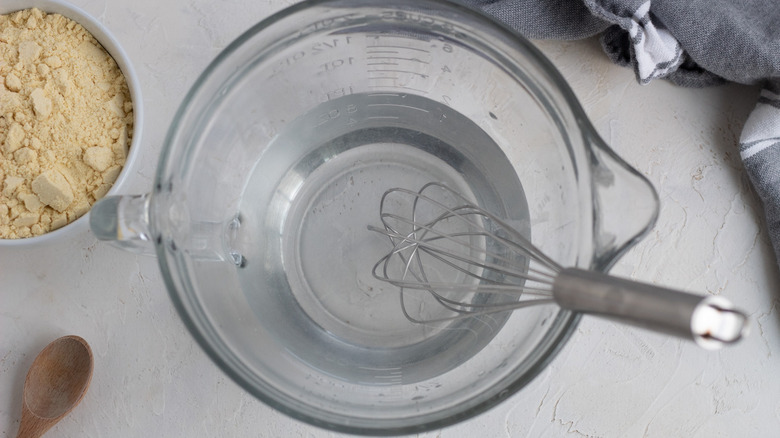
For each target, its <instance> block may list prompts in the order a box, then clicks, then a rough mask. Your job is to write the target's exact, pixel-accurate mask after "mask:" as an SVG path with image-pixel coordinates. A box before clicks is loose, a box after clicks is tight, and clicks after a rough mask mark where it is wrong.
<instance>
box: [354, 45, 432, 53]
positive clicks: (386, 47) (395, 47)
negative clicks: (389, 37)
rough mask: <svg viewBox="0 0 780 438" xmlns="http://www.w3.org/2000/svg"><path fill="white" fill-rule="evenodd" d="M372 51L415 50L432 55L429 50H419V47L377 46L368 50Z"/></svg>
mask: <svg viewBox="0 0 780 438" xmlns="http://www.w3.org/2000/svg"><path fill="white" fill-rule="evenodd" d="M372 49H403V50H415V51H417V52H422V53H431V52H430V51H428V50H425V49H419V48H417V47H406V46H386V45H381V46H380V45H376V46H368V47H367V48H366V50H372Z"/></svg>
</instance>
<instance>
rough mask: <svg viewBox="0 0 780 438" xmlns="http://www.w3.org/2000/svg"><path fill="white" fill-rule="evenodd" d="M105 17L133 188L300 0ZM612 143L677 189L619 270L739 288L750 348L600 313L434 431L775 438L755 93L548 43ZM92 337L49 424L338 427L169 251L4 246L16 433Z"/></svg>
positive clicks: (118, 8)
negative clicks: (233, 335) (685, 80)
mask: <svg viewBox="0 0 780 438" xmlns="http://www.w3.org/2000/svg"><path fill="white" fill-rule="evenodd" d="M72 2H73V3H74V4H76V5H78V6H80V7H82V8H83V9H85V10H86V11H87V12H88V13H90V14H92V15H93V16H95V17H96V18H97V19H98V20H99V21H101V22H103V23H104V24H106V25H107V26H108V27H109V28H110V29H111V31H112V32H113V33H114V35H115V36H116V38H117V39H118V40H119V42H120V43H121V44H123V46H124V48H125V50H126V51H127V52H128V54H129V56H130V58H131V60H132V62H133V63H134V65H135V68H136V70H137V73H138V74H139V75H140V80H141V85H142V87H143V93H144V98H145V102H144V103H145V110H146V125H145V130H144V141H143V143H144V148H146V149H145V151H144V153H143V154H142V156H141V157H140V158H139V162H138V163H137V168H136V169H137V171H136V172H135V174H134V175H132V176H131V177H130V181H129V184H128V189H129V190H130V191H133V190H134V191H136V192H139V193H140V192H145V191H147V190H149V189H150V188H151V184H152V178H153V172H154V168H155V165H156V160H157V153H158V151H159V147H160V144H161V143H162V140H163V137H164V135H165V132H166V130H167V126H168V122H169V121H170V120H171V118H172V116H173V113H174V111H175V109H176V107H177V106H178V104H179V102H180V101H181V99H182V97H183V95H184V93H185V92H186V91H187V89H188V87H189V86H190V84H191V83H192V82H193V81H194V79H195V77H196V76H197V75H198V74H199V73H200V72H201V71H202V69H203V68H204V67H205V66H206V64H207V63H208V62H209V61H210V60H211V59H212V58H213V57H214V56H215V55H216V54H217V53H218V52H219V51H220V49H222V48H223V47H224V46H225V45H226V44H227V43H229V42H230V41H231V40H232V39H233V38H234V37H236V36H237V35H238V34H239V33H241V32H243V31H244V30H245V29H247V28H248V27H249V26H251V25H252V24H254V23H255V22H257V21H259V20H260V19H262V18H264V17H265V16H267V15H269V14H270V13H271V12H273V11H275V10H278V9H280V8H282V7H284V6H285V5H287V4H289V3H292V2H288V1H279V0H268V1H249V0H243V1H220V2H215V1H210V0H190V1H187V2H184V1H176V2H166V1H160V0H133V1H130V0H113V1H107V0H72ZM538 45H539V46H540V47H541V48H542V50H543V51H544V52H545V53H546V54H547V55H548V56H549V57H550V58H551V59H552V60H553V62H554V63H555V64H556V66H558V67H559V68H560V70H561V71H562V73H563V74H564V76H565V77H566V78H567V79H568V80H569V81H570V83H571V85H572V87H573V88H574V90H575V92H576V93H577V95H578V97H579V98H580V100H581V101H582V103H583V106H584V107H585V110H586V112H587V113H588V114H589V116H590V117H591V119H592V120H593V122H594V124H595V126H596V127H597V129H598V130H599V132H600V133H601V134H602V135H603V136H604V138H605V139H606V140H607V142H608V143H609V144H611V145H612V147H613V148H614V149H615V150H616V151H617V152H618V153H619V154H620V155H621V156H622V157H624V158H625V159H626V160H627V161H628V162H629V163H631V164H632V165H634V166H635V167H636V168H637V169H639V170H640V171H641V172H642V173H644V174H645V175H646V176H647V177H648V178H649V179H650V180H651V181H652V182H653V184H654V185H655V186H656V188H657V189H658V191H659V193H660V197H661V203H662V211H661V215H660V219H659V221H658V224H657V226H656V227H655V229H654V230H653V232H652V234H651V235H650V236H649V237H648V238H646V239H645V240H644V241H643V242H642V243H640V244H639V245H638V246H637V247H636V248H635V249H633V250H632V251H631V252H630V253H629V254H628V255H627V256H625V257H624V258H623V259H622V260H621V262H620V263H619V264H618V265H617V266H616V267H615V268H614V269H613V273H617V274H621V275H626V276H631V277H634V278H636V279H640V280H645V281H653V282H658V283H660V284H665V285H673V286H676V287H681V288H687V289H690V290H693V291H701V292H709V293H712V294H719V295H723V296H725V297H728V298H730V299H732V300H733V301H735V302H737V303H739V304H740V305H741V307H742V308H744V309H745V310H746V311H748V312H749V313H750V315H751V318H752V333H751V336H750V337H749V338H748V339H746V340H745V341H744V342H743V343H741V344H740V345H738V346H736V347H733V348H730V349H724V350H722V351H720V352H716V353H712V352H706V351H702V350H700V349H698V348H697V347H695V346H694V345H693V344H692V343H686V342H680V341H677V340H673V339H669V338H666V337H662V336H658V335H654V334H650V333H647V332H645V331H641V330H635V329H631V328H626V327H624V326H618V325H615V324H612V323H611V322H605V321H602V320H596V319H594V318H585V319H584V320H583V321H582V324H581V325H580V327H579V329H578V331H577V333H576V334H575V335H574V337H573V338H572V340H571V342H570V343H569V344H568V345H567V346H566V347H565V348H564V350H563V351H562V352H561V354H560V355H559V356H558V357H557V358H556V359H555V361H554V362H553V363H552V365H551V366H550V367H548V368H547V369H546V370H545V371H544V372H543V373H542V374H541V375H540V376H539V377H538V378H537V379H536V380H535V381H533V382H532V383H531V384H530V385H529V386H528V387H527V388H525V389H524V390H522V391H521V392H520V393H518V394H517V395H515V396H514V397H512V398H511V399H509V400H508V401H506V402H505V403H504V404H502V405H500V406H499V407H497V408H495V409H493V410H492V411H490V412H488V413H486V414H484V415H482V416H480V417H478V418H476V419H473V420H471V421H469V422H466V423H463V424H461V425H458V426H454V427H450V428H447V429H444V430H441V431H434V432H430V433H427V434H423V435H422V436H423V437H428V438H433V437H460V436H463V437H466V436H482V437H501V436H508V437H525V436H531V437H537V436H553V437H555V436H598V437H602V436H603V437H616V436H631V437H634V436H649V437H669V436H686V437H713V436H751V437H760V436H767V437H769V436H777V435H778V430H780V378H778V370H780V325H779V324H778V323H779V322H780V314H778V294H779V293H780V277H779V276H778V268H777V265H776V263H775V261H774V259H773V257H772V255H771V251H770V247H769V242H768V240H767V233H766V229H765V227H764V224H763V219H762V217H763V213H762V211H761V209H760V206H759V204H758V202H757V198H756V196H755V195H754V194H753V192H752V189H751V188H750V185H749V182H748V181H747V179H746V177H745V175H744V173H743V172H742V168H741V164H740V161H739V158H738V153H737V149H736V148H737V139H738V137H739V133H740V130H741V127H742V124H743V123H744V120H745V118H746V116H747V114H748V112H749V111H750V109H751V108H752V105H753V102H754V100H755V98H756V96H757V93H758V92H757V90H755V89H753V88H749V87H740V86H725V87H719V88H710V89H704V90H689V89H680V88H676V87H674V86H672V85H670V84H667V83H663V82H654V83H652V84H650V85H648V86H644V87H640V86H639V85H637V84H636V83H635V80H634V77H633V73H632V72H631V71H629V70H625V69H621V68H618V67H615V66H613V65H611V64H610V63H609V62H608V61H607V60H606V58H605V57H604V56H603V55H602V54H601V53H600V49H599V47H598V43H597V41H594V40H589V41H581V42H571V43H569V42H565V43H562V42H540V43H538ZM71 333H72V334H78V335H81V336H83V337H84V338H86V339H87V341H89V343H90V344H91V345H92V348H93V350H94V353H95V359H96V366H95V375H94V378H93V381H92V386H91V388H90V390H89V392H88V393H87V396H86V398H85V399H84V401H83V402H82V404H81V405H79V407H78V408H77V409H76V410H75V411H74V412H73V413H72V414H71V415H70V416H69V417H67V418H66V419H65V420H63V421H62V422H61V423H60V424H59V425H58V426H56V427H55V429H53V430H52V432H50V436H62V437H82V436H107V437H138V436H165V437H179V436H181V437H213V436H247V437H249V436H252V437H256V436H261V437H265V436H268V437H273V436H291V437H296V436H297V437H331V436H335V435H336V434H333V433H330V432H326V431H322V430H318V429H315V428H312V427H310V426H307V425H304V424H301V423H298V422H295V421H293V420H290V419H288V418H286V417H284V416H283V415H281V414H279V413H277V412H275V411H273V410H271V409H270V408H268V407H266V406H265V405H263V404H261V403H260V402H258V401H256V400H255V399H253V398H252V397H250V396H249V395H247V394H245V393H244V392H243V391H242V390H240V389H239V388H238V387H237V386H236V385H235V384H234V383H233V382H232V381H230V380H228V379H227V378H226V377H225V376H224V375H223V374H222V373H221V372H220V371H219V370H218V369H217V368H216V367H215V366H214V365H212V363H211V361H210V360H209V359H208V358H207V357H206V356H205V355H204V354H203V352H202V351H201V350H200V348H199V347H198V346H197V345H195V343H194V341H193V339H192V337H191V336H190V335H189V333H188V332H187V331H186V330H185V328H184V326H183V325H182V323H181V321H180V320H179V317H178V315H177V314H176V313H175V310H174V309H173V307H172V305H171V302H170V300H169V298H168V295H167V292H166V291H165V290H164V286H163V284H162V280H161V278H160V274H159V272H158V268H157V265H156V262H155V260H154V259H151V258H145V257H136V256H134V255H131V254H127V253H122V252H120V251H118V250H115V249H113V248H110V247H108V246H106V245H103V244H99V243H97V241H96V240H95V239H94V237H93V236H92V235H91V234H89V233H88V232H84V233H82V234H79V235H74V236H73V237H72V238H71V239H69V240H67V241H64V242H60V243H59V244H58V245H57V246H53V247H47V248H40V249H30V250H18V249H10V248H2V249H0V394H2V396H0V436H2V437H11V436H15V434H16V430H17V427H18V421H19V417H20V414H21V404H20V399H21V394H22V384H23V381H24V376H25V374H26V372H27V368H28V366H29V365H30V363H31V362H32V360H33V358H34V356H35V355H36V354H37V353H38V351H39V350H40V349H41V348H43V346H44V345H46V344H47V343H48V342H49V341H51V340H53V339H54V338H56V337H58V336H60V335H65V334H71Z"/></svg>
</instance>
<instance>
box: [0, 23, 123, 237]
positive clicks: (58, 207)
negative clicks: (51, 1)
mask: <svg viewBox="0 0 780 438" xmlns="http://www.w3.org/2000/svg"><path fill="white" fill-rule="evenodd" d="M132 129H133V105H132V101H131V99H130V93H129V91H128V88H127V82H126V81H125V78H124V76H123V75H122V72H121V71H120V70H119V67H118V66H117V65H116V62H114V60H113V59H112V58H111V56H110V55H109V54H108V53H107V52H106V51H105V50H104V49H103V47H102V46H100V44H99V43H98V42H97V41H96V40H95V38H94V37H93V36H92V35H90V34H89V32H87V31H86V30H85V29H84V28H83V27H82V26H81V25H79V24H77V23H75V22H74V21H72V20H70V19H67V18H65V17H63V16H62V15H59V14H46V13H44V12H42V11H40V10H38V9H27V10H23V11H18V12H14V13H12V14H9V15H0V238H3V239H14V238H22V237H30V236H37V235H40V234H43V233H46V232H48V231H51V230H54V229H56V228H59V227H62V226H63V225H66V224H68V223H70V222H73V221H74V220H76V219H77V218H79V217H80V216H82V215H84V214H85V213H86V212H87V211H89V208H90V206H91V205H92V204H93V203H94V202H95V201H97V200H98V199H100V198H101V197H103V195H105V194H106V192H107V191H108V189H109V188H111V185H112V184H113V183H114V181H115V180H116V178H117V176H118V175H119V171H120V170H121V168H122V166H123V165H124V163H125V160H126V158H127V153H128V145H129V140H130V138H131V136H132Z"/></svg>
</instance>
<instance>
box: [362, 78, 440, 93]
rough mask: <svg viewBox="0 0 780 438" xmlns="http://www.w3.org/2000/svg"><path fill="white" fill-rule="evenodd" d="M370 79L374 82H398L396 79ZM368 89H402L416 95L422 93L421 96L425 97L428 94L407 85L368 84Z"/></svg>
mask: <svg viewBox="0 0 780 438" xmlns="http://www.w3.org/2000/svg"><path fill="white" fill-rule="evenodd" d="M370 79H371V80H373V81H376V80H380V79H391V80H393V81H395V80H396V78H370ZM368 88H385V89H387V88H400V89H402V90H409V91H413V92H415V93H421V94H423V95H425V94H428V90H421V89H419V88H414V87H407V86H406V85H395V84H392V85H380V84H368Z"/></svg>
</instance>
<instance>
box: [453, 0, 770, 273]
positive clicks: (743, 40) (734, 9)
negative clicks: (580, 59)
mask: <svg viewBox="0 0 780 438" xmlns="http://www.w3.org/2000/svg"><path fill="white" fill-rule="evenodd" d="M463 2H464V3H466V4H468V5H470V6H472V7H474V8H476V9H480V10H482V11H483V12H485V13H487V14H489V15H492V16H494V17H495V18H497V19H498V20H500V21H502V22H504V23H506V24H507V25H509V26H510V27H512V28H514V29H515V30H517V31H518V32H519V33H521V34H522V35H524V36H526V37H528V38H532V39H579V38H585V37H589V36H592V35H596V34H600V36H601V45H602V47H603V49H604V51H605V52H606V54H607V55H608V56H609V58H610V59H611V60H612V61H613V62H615V63H616V64H619V65H622V66H626V67H631V68H633V70H634V72H635V73H636V78H637V81H639V82H640V83H642V84H646V83H648V82H650V81H651V80H653V79H656V78H665V79H668V80H670V81H672V82H673V83H675V84H677V85H680V86H685V87H704V86H710V85H716V84H721V83H724V82H728V81H731V82H737V83H741V84H749V85H760V86H761V87H762V90H761V94H760V96H759V98H758V102H757V103H756V107H755V108H754V109H753V111H752V112H751V114H750V116H749V117H748V119H747V120H746V121H745V125H744V127H743V129H742V135H741V136H740V140H739V143H740V144H739V153H740V156H741V158H742V161H743V163H744V166H745V170H746V171H747V173H748V175H749V177H750V180H751V182H752V183H753V186H754V187H755V189H756V192H757V193H758V195H759V196H760V198H761V200H762V202H763V204H764V210H765V212H766V220H767V224H768V228H769V236H770V239H771V241H772V245H773V246H774V249H775V256H776V258H777V260H778V263H780V4H778V2H777V1H776V0H463ZM735 146H736V145H735Z"/></svg>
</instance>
